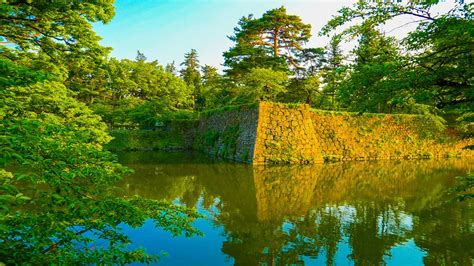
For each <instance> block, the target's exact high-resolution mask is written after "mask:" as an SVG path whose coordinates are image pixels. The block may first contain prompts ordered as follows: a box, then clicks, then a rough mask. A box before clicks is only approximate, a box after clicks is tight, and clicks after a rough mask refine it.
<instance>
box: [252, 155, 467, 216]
mask: <svg viewBox="0 0 474 266" xmlns="http://www.w3.org/2000/svg"><path fill="white" fill-rule="evenodd" d="M472 165H473V161H472V160H460V159H452V160H444V159H443V160H419V161H412V162H408V161H374V162H350V163H341V164H313V165H303V166H263V165H257V166H254V167H253V178H254V183H255V194H256V198H257V218H258V220H259V221H274V220H281V219H283V218H284V217H290V216H292V217H299V216H304V215H305V214H307V212H308V211H309V210H310V209H311V208H314V207H317V206H325V205H331V204H336V205H347V204H350V205H356V204H357V202H373V203H375V204H386V203H396V202H398V201H399V200H400V199H403V201H404V204H406V210H407V211H408V210H410V211H415V210H420V209H423V208H425V207H426V205H427V204H428V205H431V204H433V203H434V202H438V203H439V202H441V203H443V202H445V201H446V200H447V198H444V197H446V191H445V189H446V188H447V187H451V186H453V182H455V180H454V179H453V178H452V177H453V176H456V175H459V176H461V175H465V173H466V172H467V171H469V170H471V171H472V170H473V169H474V168H473V166H472ZM433 180H434V182H433ZM440 184H442V185H440ZM431 207H433V206H431Z"/></svg>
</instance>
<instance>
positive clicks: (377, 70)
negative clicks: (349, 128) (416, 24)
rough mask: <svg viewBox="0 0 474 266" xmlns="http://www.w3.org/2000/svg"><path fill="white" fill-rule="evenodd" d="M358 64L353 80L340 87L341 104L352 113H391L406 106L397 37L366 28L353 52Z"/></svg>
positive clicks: (354, 66) (354, 69) (352, 76)
mask: <svg viewBox="0 0 474 266" xmlns="http://www.w3.org/2000/svg"><path fill="white" fill-rule="evenodd" d="M353 53H354V55H355V64H354V65H353V66H352V68H351V74H350V77H348V78H347V79H345V80H343V81H342V82H341V83H340V84H339V87H338V90H337V95H338V99H339V101H340V102H341V103H342V104H344V105H345V106H346V107H348V108H349V110H352V111H363V112H378V113H380V112H385V113H391V112H392V111H393V110H394V108H395V107H398V106H399V105H402V104H404V100H403V99H404V94H403V91H404V90H405V88H404V86H405V85H406V84H404V83H399V82H398V77H396V76H395V75H396V73H397V69H399V68H400V66H401V63H402V62H403V60H402V59H401V57H400V56H399V54H398V49H397V46H396V41H395V39H394V38H388V37H385V36H383V35H382V34H381V33H380V32H379V31H377V30H374V29H372V28H367V30H366V31H365V32H363V33H362V34H361V36H360V37H359V44H358V46H357V47H356V49H355V50H354V51H353Z"/></svg>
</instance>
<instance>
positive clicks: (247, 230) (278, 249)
mask: <svg viewBox="0 0 474 266" xmlns="http://www.w3.org/2000/svg"><path fill="white" fill-rule="evenodd" d="M119 158H120V162H122V163H123V164H125V165H127V166H129V167H131V168H133V169H134V170H135V173H134V174H132V175H129V176H128V177H126V178H125V179H124V180H123V181H122V183H121V186H122V187H123V188H124V189H125V191H126V193H127V194H129V195H135V194H136V195H140V196H142V197H146V198H151V199H166V200H169V201H173V202H176V203H180V204H184V205H186V206H189V207H195V208H197V210H198V211H199V212H200V213H201V214H203V215H204V216H205V218H202V219H198V220H197V221H196V222H195V223H194V226H195V227H196V228H198V229H199V230H200V231H201V232H203V233H204V236H197V237H191V238H186V237H184V236H183V237H181V236H180V237H173V236H172V235H171V234H170V233H167V232H165V231H163V230H161V229H157V228H155V227H154V226H153V224H152V223H151V222H150V223H146V224H145V226H143V227H141V228H138V229H132V228H125V231H126V232H127V234H128V235H129V236H130V237H131V239H132V240H133V247H138V246H141V247H144V248H145V249H146V250H147V251H148V252H149V253H155V254H159V253H160V252H162V251H165V252H166V253H168V256H166V257H163V258H162V259H161V260H160V262H159V264H161V265H325V264H330V265H380V264H382V265H384V264H388V265H423V264H427V265H473V264H474V202H473V201H472V200H471V201H464V202H453V201H450V199H451V198H452V197H453V195H451V194H450V193H448V192H447V190H449V188H451V187H453V186H455V185H456V178H455V177H456V176H463V175H466V173H467V172H468V171H473V170H474V160H473V159H447V160H421V161H379V162H350V163H338V164H325V165H306V166H272V167H270V166H267V167H263V166H258V167H256V166H254V167H252V166H250V165H245V164H234V163H228V162H221V161H212V160H210V159H207V158H206V157H204V156H201V155H197V154H195V153H160V152H129V153H122V154H119Z"/></svg>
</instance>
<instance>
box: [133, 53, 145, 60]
mask: <svg viewBox="0 0 474 266" xmlns="http://www.w3.org/2000/svg"><path fill="white" fill-rule="evenodd" d="M135 61H146V56H145V54H143V53H142V52H140V50H137V56H135Z"/></svg>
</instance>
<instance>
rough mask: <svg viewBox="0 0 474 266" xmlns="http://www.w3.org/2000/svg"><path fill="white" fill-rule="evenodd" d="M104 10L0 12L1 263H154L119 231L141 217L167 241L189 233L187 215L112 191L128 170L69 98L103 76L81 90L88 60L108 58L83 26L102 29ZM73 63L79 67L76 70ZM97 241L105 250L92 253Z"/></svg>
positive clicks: (93, 118) (56, 7) (104, 6)
mask: <svg viewBox="0 0 474 266" xmlns="http://www.w3.org/2000/svg"><path fill="white" fill-rule="evenodd" d="M112 4H113V1H100V2H97V1H72V2H62V1H55V2H44V1H34V2H33V1H9V2H8V3H7V4H5V3H4V4H3V5H2V8H1V13H0V20H1V21H2V27H1V29H0V36H2V39H3V40H4V41H5V42H8V43H10V44H11V45H12V46H14V48H11V47H12V46H10V45H9V47H10V48H8V47H6V46H4V45H2V46H1V50H2V53H1V57H0V60H1V63H2V66H3V65H4V66H6V68H3V67H2V70H1V71H2V76H1V78H0V81H1V82H2V83H1V88H2V89H1V90H0V119H1V121H2V122H1V123H2V124H1V127H0V134H1V135H2V138H1V140H0V238H1V239H2V240H1V241H0V257H1V260H2V263H6V264H51V263H52V264H78V263H83V264H126V263H130V262H133V261H141V262H153V261H156V259H157V256H149V255H147V254H146V253H145V252H144V251H143V250H140V249H129V247H128V246H127V245H128V244H129V243H130V240H129V239H128V237H127V236H126V235H125V234H124V233H123V232H122V231H121V230H120V228H119V227H118V226H119V225H130V226H132V227H137V226H140V225H142V224H143V223H144V222H145V220H147V219H149V218H151V219H152V220H153V221H155V224H156V226H159V227H162V228H164V229H165V230H168V231H170V232H171V233H173V234H179V233H184V234H186V235H193V234H195V233H197V231H196V230H195V229H193V228H192V227H191V226H190V223H191V222H192V220H193V219H194V218H196V217H197V216H196V212H195V211H193V210H190V209H187V208H184V207H181V206H176V205H173V204H171V203H168V202H159V201H153V200H146V199H141V198H138V197H126V196H124V195H123V194H121V193H120V192H119V191H118V190H117V189H116V188H115V186H114V184H115V182H116V181H118V180H119V179H120V178H121V177H122V176H123V175H124V174H125V173H127V172H129V170H127V169H126V168H124V167H123V166H121V165H120V164H118V163H117V160H116V157H115V156H114V155H112V154H111V153H109V152H107V151H104V149H103V147H102V145H103V144H105V143H107V142H108V141H109V140H110V136H109V135H108V134H107V133H106V128H107V126H106V125H105V124H104V123H103V122H101V118H100V117H99V116H98V115H96V114H94V113H93V112H92V111H91V110H90V109H89V108H88V107H87V106H86V105H85V104H84V103H82V102H80V101H78V100H77V99H76V98H74V97H76V95H77V91H79V92H80V91H81V89H82V88H84V89H85V90H92V89H93V86H95V85H93V84H95V82H96V80H98V79H100V78H99V76H100V75H102V74H100V75H99V76H97V77H93V78H91V80H88V81H84V82H83V83H82V84H83V86H82V85H81V82H82V81H80V79H79V78H78V77H80V76H84V77H87V76H88V75H91V74H92V73H94V72H93V69H95V67H97V65H95V64H92V65H88V62H87V60H97V61H99V62H100V61H101V60H103V58H104V56H105V55H106V53H107V51H108V49H106V48H103V47H101V46H100V45H99V44H98V40H99V37H97V36H96V35H95V33H94V32H93V31H92V26H91V25H90V23H91V22H99V21H102V22H108V21H109V20H110V19H111V17H112V16H113V12H114V9H113V5H112ZM75 62H77V63H75ZM138 63H140V62H138ZM141 64H145V63H144V62H141ZM80 66H84V67H87V69H86V70H84V71H80V68H81V67H80ZM3 74H6V75H3ZM65 85H67V86H69V87H71V88H73V89H75V90H76V91H72V90H71V89H69V88H66V86H65ZM79 85H81V86H79ZM76 86H77V87H76ZM97 86H98V85H97ZM91 87H92V88H91ZM132 92H133V91H132ZM79 97H81V98H82V97H83V96H79ZM95 240H99V241H100V240H104V243H105V244H104V245H103V246H100V245H99V246H96V247H93V246H91V244H94V241H95Z"/></svg>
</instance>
